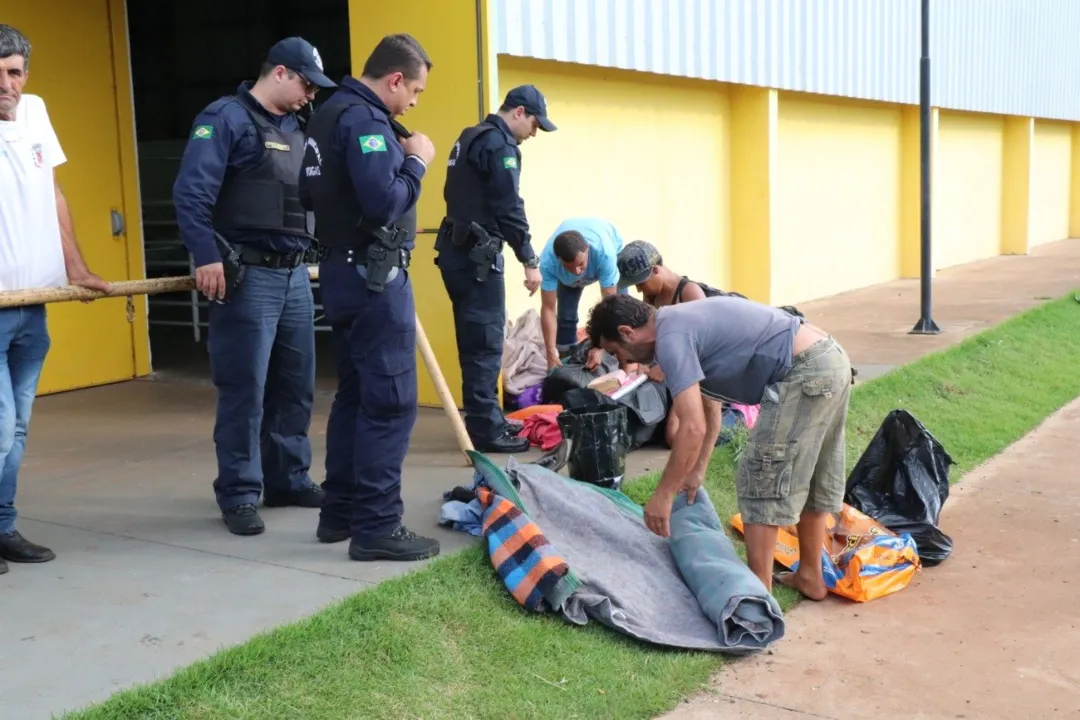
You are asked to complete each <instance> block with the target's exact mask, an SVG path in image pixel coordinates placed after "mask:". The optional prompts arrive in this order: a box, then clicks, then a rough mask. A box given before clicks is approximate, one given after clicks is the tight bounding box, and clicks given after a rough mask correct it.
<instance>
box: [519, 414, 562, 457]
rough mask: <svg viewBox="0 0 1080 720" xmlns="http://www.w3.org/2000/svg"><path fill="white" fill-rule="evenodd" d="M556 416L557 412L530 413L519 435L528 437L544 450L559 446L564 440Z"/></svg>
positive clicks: (532, 442)
mask: <svg viewBox="0 0 1080 720" xmlns="http://www.w3.org/2000/svg"><path fill="white" fill-rule="evenodd" d="M555 418H556V414H555V413H535V414H533V415H530V416H529V417H527V418H525V427H523V428H522V429H521V432H519V433H518V437H523V438H528V439H529V443H530V444H532V445H538V446H539V447H540V449H541V450H543V451H544V452H547V451H548V450H551V449H553V448H555V447H558V445H559V443H561V442H562V430H560V429H559V421H558V420H556V419H555Z"/></svg>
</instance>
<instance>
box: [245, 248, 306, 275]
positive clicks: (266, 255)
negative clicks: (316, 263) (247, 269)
mask: <svg viewBox="0 0 1080 720" xmlns="http://www.w3.org/2000/svg"><path fill="white" fill-rule="evenodd" d="M304 254H305V251H303V250H292V251H289V252H279V251H275V250H259V249H257V248H253V247H242V248H241V249H240V262H241V263H242V264H244V265H259V266H261V267H265V268H271V269H272V270H281V269H283V268H284V269H289V270H291V269H292V268H295V267H298V266H299V265H300V264H302V263H303V262H304Z"/></svg>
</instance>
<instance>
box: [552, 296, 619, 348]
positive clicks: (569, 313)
mask: <svg viewBox="0 0 1080 720" xmlns="http://www.w3.org/2000/svg"><path fill="white" fill-rule="evenodd" d="M584 289H585V288H584V287H570V286H569V285H563V284H562V283H559V287H558V288H556V290H555V322H556V325H555V328H556V329H555V344H556V345H557V346H558V347H569V346H571V345H577V328H578V306H579V305H581V292H582V290H584ZM618 293H619V294H620V295H628V294H629V293H630V288H620V289H619V290H618Z"/></svg>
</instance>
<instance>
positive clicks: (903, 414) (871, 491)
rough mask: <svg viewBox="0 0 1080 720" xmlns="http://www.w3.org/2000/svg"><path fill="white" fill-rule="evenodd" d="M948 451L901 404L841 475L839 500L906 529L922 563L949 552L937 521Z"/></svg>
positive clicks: (931, 563) (897, 530)
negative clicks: (844, 483)
mask: <svg viewBox="0 0 1080 720" xmlns="http://www.w3.org/2000/svg"><path fill="white" fill-rule="evenodd" d="M954 464H955V463H954V462H953V459H952V457H951V456H950V455H949V453H948V452H946V451H945V448H944V447H942V446H941V443H939V442H938V441H937V439H936V438H935V437H934V436H933V435H932V434H931V433H930V431H929V430H927V429H926V428H925V427H924V426H923V424H922V423H920V422H919V421H918V420H916V419H915V418H914V417H913V416H912V415H911V413H909V412H907V411H906V410H893V411H892V412H890V413H889V414H888V415H887V416H886V417H885V421H884V422H883V423H882V424H881V427H880V428H878V431H877V433H876V434H875V435H874V437H873V439H872V440H871V441H870V444H869V445H868V446H867V447H866V451H865V452H863V454H862V457H860V458H859V462H858V463H856V464H855V467H854V469H852V471H851V475H850V476H849V477H848V480H847V488H846V490H845V492H844V502H846V503H847V504H848V505H851V506H852V507H854V508H855V509H856V510H860V511H862V512H864V513H866V514H867V515H869V516H870V517H872V518H874V519H875V520H877V521H878V522H879V523H881V524H882V525H884V526H885V527H887V528H889V529H890V530H892V531H893V532H895V533H897V534H899V533H905V532H906V533H910V534H911V537H912V539H913V540H914V541H915V545H916V547H917V548H918V550H919V558H920V560H921V561H922V564H923V565H924V566H926V567H932V566H934V565H937V564H939V563H941V562H942V561H943V560H945V559H946V558H947V557H949V555H950V554H951V553H952V538H950V537H949V536H948V535H946V534H945V533H943V532H942V531H941V530H940V529H939V528H938V526H937V524H938V519H939V517H940V515H941V508H942V506H943V505H944V504H945V501H946V500H947V499H948V497H949V467H950V466H951V465H954Z"/></svg>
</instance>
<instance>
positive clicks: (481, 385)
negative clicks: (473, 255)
mask: <svg viewBox="0 0 1080 720" xmlns="http://www.w3.org/2000/svg"><path fill="white" fill-rule="evenodd" d="M496 262H497V269H493V270H492V271H491V272H490V273H488V276H487V279H486V280H485V281H484V282H477V280H476V271H475V269H474V266H473V264H472V262H471V261H470V260H469V259H468V251H467V250H462V249H459V248H449V249H444V248H440V251H439V272H440V273H441V274H442V279H443V284H444V285H445V286H446V292H447V294H448V295H449V296H450V302H451V303H452V304H453V307H454V330H455V333H456V336H457V347H458V362H459V363H460V364H461V382H462V404H463V405H464V409H465V429H466V430H468V432H469V436H470V437H471V438H472V441H473V442H474V443H484V442H489V441H492V440H496V439H498V438H499V436H501V435H502V434H503V432H504V430H505V425H506V418H505V416H504V415H503V412H502V408H501V407H499V393H498V386H499V373H500V372H501V371H502V356H503V342H504V340H505V333H506V277H505V275H504V273H503V257H502V255H499V256H498V257H497V259H496Z"/></svg>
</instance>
